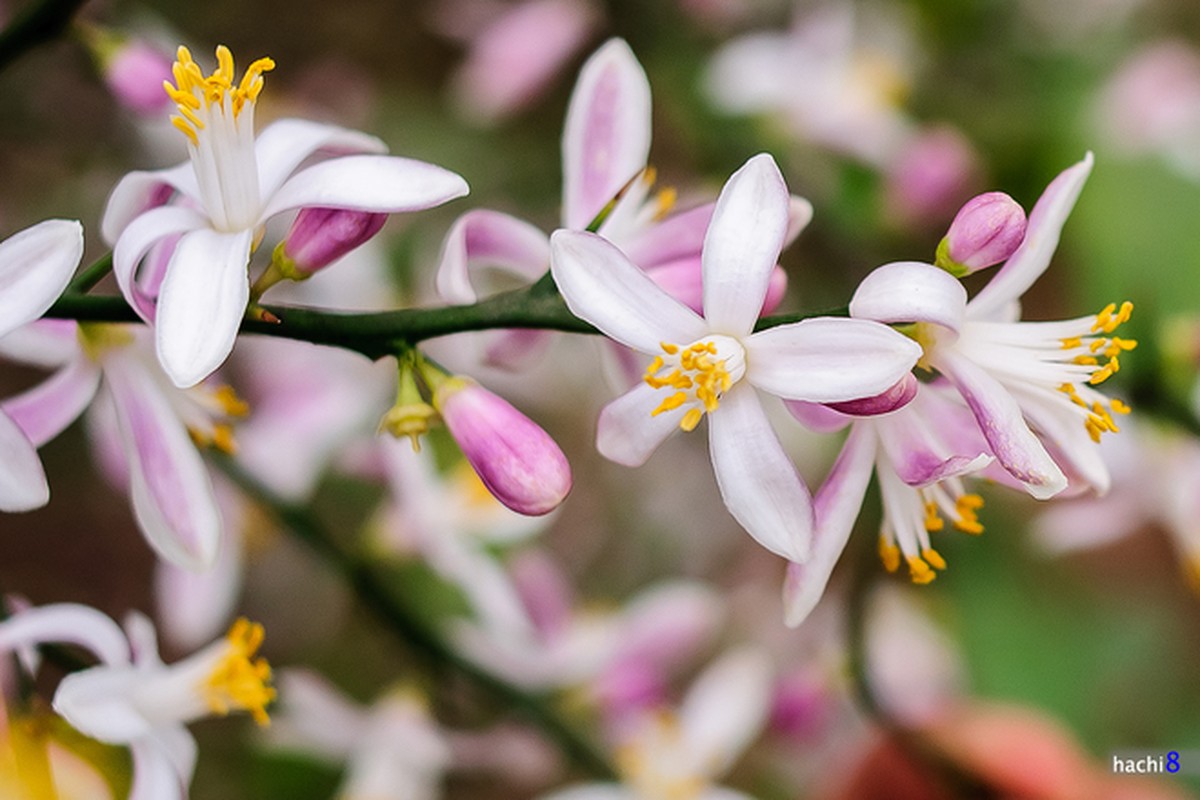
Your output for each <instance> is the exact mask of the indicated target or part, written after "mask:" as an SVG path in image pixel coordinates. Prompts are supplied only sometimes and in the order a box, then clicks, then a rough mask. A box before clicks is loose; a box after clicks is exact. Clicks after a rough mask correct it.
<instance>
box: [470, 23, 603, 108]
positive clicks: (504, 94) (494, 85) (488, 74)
mask: <svg viewBox="0 0 1200 800" xmlns="http://www.w3.org/2000/svg"><path fill="white" fill-rule="evenodd" d="M466 6H467V8H468V9H469V11H470V12H475V13H478V12H479V10H481V9H484V13H486V8H485V6H486V4H485V3H481V2H479V0H472V2H470V3H467V4H466ZM459 10H460V9H455V11H459ZM501 11H502V13H501V15H500V16H499V19H496V20H494V22H492V23H491V24H488V25H487V27H486V29H485V30H483V31H481V32H480V35H479V36H478V38H477V39H476V41H475V43H474V46H473V47H472V49H471V53H470V55H469V56H468V58H467V60H466V62H465V63H464V64H463V65H462V67H460V68H459V70H458V72H457V73H456V74H455V76H454V79H453V82H452V91H453V93H454V99H455V104H456V105H457V106H458V109H459V111H460V112H461V113H462V114H463V116H465V117H467V118H468V119H470V120H472V121H474V122H476V123H478V124H481V125H488V124H493V123H496V122H498V121H500V120H501V119H502V118H504V117H506V116H508V115H510V114H513V113H515V112H517V111H519V110H520V109H521V108H523V107H525V106H527V105H529V104H530V103H532V102H533V101H534V100H535V99H536V98H537V97H538V96H539V95H540V94H541V93H542V92H543V91H544V90H545V89H546V88H547V87H548V86H549V84H550V83H551V81H553V80H554V79H555V78H556V77H557V76H558V74H559V72H560V71H561V70H562V68H563V67H564V66H565V65H566V63H567V62H568V60H570V59H571V57H572V56H573V55H574V54H575V53H576V51H577V50H578V49H579V48H580V47H582V46H583V44H584V42H585V41H586V40H587V39H588V38H589V37H590V36H591V35H592V31H593V30H594V29H595V28H596V26H597V24H598V22H599V20H600V15H599V13H597V10H596V7H595V6H594V5H593V4H592V2H590V0H529V1H528V2H521V3H517V4H516V5H515V6H514V5H512V4H505V5H504V6H503V7H502V9H501ZM459 16H460V19H459V20H456V22H457V23H461V22H462V20H461V16H462V15H461V14H460V15H459ZM458 27H460V31H461V27H462V26H461V25H459V26H458ZM466 27H470V24H469V23H468V25H467V26H466Z"/></svg>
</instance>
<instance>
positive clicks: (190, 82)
mask: <svg viewBox="0 0 1200 800" xmlns="http://www.w3.org/2000/svg"><path fill="white" fill-rule="evenodd" d="M176 59H177V60H176V61H175V64H174V65H173V66H172V67H171V73H172V75H173V77H174V78H175V84H174V85H172V84H171V82H170V81H164V82H163V89H165V90H166V92H167V95H168V96H169V97H170V98H171V100H172V101H174V103H175V107H176V109H177V110H178V111H179V116H176V117H172V118H171V124H172V125H174V126H175V127H176V128H178V129H179V130H180V131H182V132H183V133H184V134H185V135H186V136H187V137H188V139H190V140H191V142H192V144H193V145H198V144H199V135H198V133H199V131H202V130H204V129H205V128H206V127H207V123H206V121H205V118H206V116H207V114H208V111H209V107H211V106H219V107H220V109H221V113H228V114H231V115H232V116H233V117H237V115H238V114H240V113H241V112H242V109H243V108H244V107H245V105H246V104H247V103H250V104H251V105H253V104H254V103H255V102H256V101H257V100H258V95H259V94H260V93H261V92H262V89H263V85H264V80H263V73H266V72H270V71H271V70H273V69H275V62H274V61H272V60H271V59H269V58H260V59H258V60H257V61H255V62H254V63H252V64H251V65H250V66H249V67H248V68H247V69H246V73H245V74H244V75H243V76H242V80H241V81H240V82H239V83H238V84H237V85H236V86H235V85H234V83H233V78H234V66H233V54H232V53H231V52H230V51H229V48H228V47H225V46H224V45H221V46H219V47H217V68H216V69H215V70H213V72H212V73H211V74H210V75H207V76H206V75H205V74H204V73H203V71H201V69H200V66H199V65H198V64H197V63H196V62H195V61H194V60H193V59H192V54H191V51H189V50H188V49H187V48H186V47H182V46H181V47H180V48H179V50H178V52H177V54H176Z"/></svg>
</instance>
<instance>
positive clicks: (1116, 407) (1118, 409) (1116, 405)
mask: <svg viewBox="0 0 1200 800" xmlns="http://www.w3.org/2000/svg"><path fill="white" fill-rule="evenodd" d="M1108 405H1109V407H1110V408H1111V409H1112V410H1113V413H1115V414H1128V413H1129V412H1130V411H1133V409H1132V408H1130V407H1129V406H1127V405H1125V404H1124V403H1122V402H1121V401H1120V400H1118V399H1117V398H1115V397H1114V398H1113V399H1112V400H1109V401H1108Z"/></svg>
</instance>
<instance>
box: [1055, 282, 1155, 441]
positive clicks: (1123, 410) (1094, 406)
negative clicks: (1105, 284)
mask: <svg viewBox="0 0 1200 800" xmlns="http://www.w3.org/2000/svg"><path fill="white" fill-rule="evenodd" d="M1132 313H1133V303H1130V302H1129V301H1128V300H1126V301H1125V302H1124V303H1122V304H1121V306H1120V307H1119V308H1118V307H1117V304H1116V303H1109V304H1108V305H1107V306H1105V307H1104V308H1103V309H1101V310H1100V313H1098V314H1096V316H1095V318H1094V320H1093V322H1092V325H1091V330H1090V333H1092V334H1098V333H1100V334H1109V333H1114V332H1115V331H1116V330H1117V328H1118V327H1120V326H1121V325H1122V324H1123V323H1125V322H1127V321H1128V320H1129V317H1130V315H1131V314H1132ZM1060 342H1061V345H1062V349H1063V350H1067V351H1070V352H1073V353H1074V356H1073V357H1072V359H1071V363H1073V364H1077V365H1079V366H1082V367H1085V368H1087V373H1086V383H1085V382H1079V384H1078V386H1077V385H1076V384H1075V383H1069V382H1068V383H1063V384H1061V385H1060V386H1059V387H1058V390H1059V391H1060V392H1062V393H1063V394H1065V395H1066V396H1067V398H1068V399H1069V400H1070V401H1071V402H1072V403H1073V404H1074V405H1076V406H1079V408H1081V409H1082V413H1083V415H1084V420H1083V426H1084V428H1085V429H1086V430H1087V432H1088V435H1089V436H1090V437H1091V438H1092V441H1093V442H1099V441H1100V436H1101V434H1104V433H1118V432H1120V430H1121V429H1120V428H1118V427H1117V424H1116V422H1115V421H1114V420H1113V417H1112V414H1128V413H1129V411H1130V408H1129V406H1127V405H1125V404H1124V403H1122V402H1121V401H1120V400H1118V399H1116V398H1108V397H1105V396H1104V395H1102V394H1100V393H1099V392H1097V391H1095V390H1094V389H1092V388H1091V387H1093V386H1096V385H1098V384H1101V383H1104V382H1105V381H1106V380H1108V379H1109V378H1111V377H1112V376H1113V375H1114V374H1115V373H1116V372H1117V371H1118V370H1120V369H1121V361H1120V355H1121V353H1126V352H1128V351H1130V350H1132V349H1134V348H1135V347H1137V340H1135V339H1122V338H1121V337H1120V336H1068V337H1065V338H1063V339H1061V340H1060ZM1102 358H1103V359H1105V360H1104V362H1103V363H1101V359H1102ZM1105 403H1107V404H1108V408H1105V407H1104V404H1105ZM1110 411H1111V412H1112V413H1109V412H1110Z"/></svg>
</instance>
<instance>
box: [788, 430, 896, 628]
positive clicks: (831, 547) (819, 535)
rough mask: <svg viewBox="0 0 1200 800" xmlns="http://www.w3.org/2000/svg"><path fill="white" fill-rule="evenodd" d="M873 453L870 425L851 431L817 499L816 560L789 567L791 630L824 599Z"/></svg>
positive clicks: (862, 493)
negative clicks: (822, 597) (826, 587)
mask: <svg viewBox="0 0 1200 800" xmlns="http://www.w3.org/2000/svg"><path fill="white" fill-rule="evenodd" d="M875 447H876V445H875V437H874V435H872V433H871V425H870V423H865V422H860V423H858V424H856V425H855V426H854V427H853V428H851V429H850V436H849V437H847V438H846V443H845V444H844V445H843V446H842V452H841V453H840V454H839V455H838V459H837V461H836V462H834V465H833V468H832V469H831V470H830V471H829V476H828V477H827V478H825V483H823V484H821V488H820V489H819V490H817V495H816V497H815V498H813V515H814V517H815V518H816V525H815V527H814V530H813V546H812V555H811V556H809V559H808V561H806V562H804V563H803V564H797V563H794V562H793V563H791V564H788V569H787V577H786V578H785V579H784V584H783V613H784V622H786V623H787V625H788V627H790V628H795V627H796V626H797V625H799V624H800V623H802V622H804V620H805V619H806V618H807V617H808V615H809V613H810V612H811V611H812V610H813V608H815V607H816V605H817V602H818V601H820V599H821V596H822V595H823V594H825V586H826V584H828V583H829V576H830V575H832V574H833V568H834V566H835V565H836V564H837V561H838V558H840V557H841V555H842V551H843V550H844V549H845V548H846V542H847V541H848V540H849V539H850V533H851V531H853V530H854V522H855V520H857V519H858V512H859V510H860V509H861V508H862V502H863V497H864V496H865V495H866V492H867V484H868V483H870V481H871V472H872V471H873V468H874V464H875Z"/></svg>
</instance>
